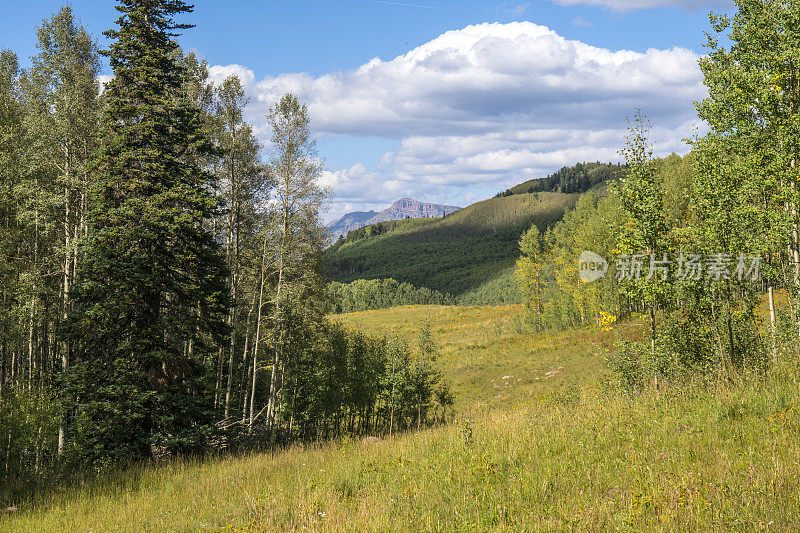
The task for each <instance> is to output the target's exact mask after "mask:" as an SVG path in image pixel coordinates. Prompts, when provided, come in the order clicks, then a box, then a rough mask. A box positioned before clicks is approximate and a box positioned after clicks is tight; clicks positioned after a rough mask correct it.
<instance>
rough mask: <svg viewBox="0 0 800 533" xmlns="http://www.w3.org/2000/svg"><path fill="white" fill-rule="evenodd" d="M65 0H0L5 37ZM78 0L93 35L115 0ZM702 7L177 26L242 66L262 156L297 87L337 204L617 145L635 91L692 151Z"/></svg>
mask: <svg viewBox="0 0 800 533" xmlns="http://www.w3.org/2000/svg"><path fill="white" fill-rule="evenodd" d="M61 5H62V2H52V1H50V2H48V1H31V2H27V3H26V4H25V5H22V4H21V3H15V4H13V5H6V6H4V10H3V11H4V15H5V16H4V17H3V18H2V19H0V47H2V48H11V49H12V50H14V51H15V52H17V54H18V55H19V56H20V59H21V62H22V63H23V65H26V64H27V63H28V59H27V58H28V57H29V56H31V55H32V54H34V53H35V47H34V46H35V34H34V27H35V26H36V25H38V24H39V23H40V22H41V20H42V19H43V18H45V17H48V16H50V14H52V13H53V12H54V11H56V10H58V8H59V7H60V6H61ZM72 5H73V8H74V9H75V11H76V13H77V14H78V16H79V17H80V19H81V21H82V23H83V24H84V25H85V26H86V27H87V29H88V30H89V31H90V32H91V33H93V34H95V35H97V36H98V39H99V41H100V43H101V45H102V44H103V43H104V42H105V38H104V37H102V36H101V35H100V34H101V32H102V31H103V30H105V29H108V28H109V27H111V26H112V25H113V23H114V20H115V19H116V16H117V12H116V11H115V10H114V3H113V2H111V1H110V0H106V1H102V2H100V1H85V2H73V3H72ZM710 9H713V10H717V11H725V10H726V9H730V4H729V2H727V1H725V0H651V1H647V0H552V1H549V0H548V1H533V0H530V1H524V0H523V1H514V2H507V1H506V2H493V1H484V2H479V1H473V0H462V1H452V0H408V1H405V0H399V1H397V2H395V1H390V0H386V1H377V0H352V1H347V0H345V1H338V2H330V1H327V2H322V1H292V2H263V1H262V2H246V1H237V0H231V1H226V2H222V1H214V2H209V1H202V0H198V1H196V2H195V12H194V13H193V14H191V15H189V16H187V17H185V18H184V21H185V22H190V23H192V24H195V25H196V27H195V28H193V29H190V30H187V31H186V32H185V35H184V36H183V37H181V39H180V40H181V44H182V45H183V46H184V48H187V49H191V50H194V51H196V53H197V54H199V55H200V56H202V57H204V58H206V59H207V61H208V63H209V65H211V66H212V69H211V70H212V75H213V78H214V79H215V80H217V81H221V80H222V79H224V76H225V75H229V74H237V75H239V76H240V77H242V78H243V79H244V81H245V83H246V85H247V87H248V94H249V96H250V98H251V106H250V108H249V109H248V113H247V117H248V119H249V120H250V121H251V122H252V123H254V125H255V127H256V130H257V131H258V132H259V133H260V136H261V138H262V140H263V142H264V144H265V154H266V153H268V151H269V146H268V142H267V131H266V128H265V127H264V118H263V116H264V113H265V111H266V109H267V108H268V107H269V104H270V103H271V101H274V99H276V98H277V97H278V96H279V95H280V94H281V93H282V92H284V91H286V90H292V91H293V92H296V93H297V94H298V95H299V96H300V97H301V98H302V99H303V100H304V101H306V102H308V104H309V109H310V111H311V116H312V126H313V128H314V131H315V132H316V133H317V135H318V145H319V151H320V155H321V156H322V157H324V158H325V161H326V167H327V171H326V173H325V175H324V182H325V183H326V184H327V185H329V186H331V187H332V188H333V190H334V195H335V196H334V201H333V203H332V206H331V209H330V210H329V211H328V213H327V215H326V218H327V219H331V218H334V217H336V216H338V215H341V214H343V213H345V212H347V211H351V210H366V209H370V208H376V209H377V208H382V207H384V206H385V205H388V204H389V203H391V202H392V201H394V200H395V199H397V198H399V197H401V196H412V197H415V198H418V199H420V200H427V201H435V202H441V203H448V204H456V205H466V204H468V203H471V202H474V201H476V200H480V199H483V198H486V197H488V196H492V195H493V194H494V193H495V192H497V191H500V190H503V189H505V188H506V187H508V186H510V185H513V184H515V183H518V182H520V181H524V180H525V179H528V178H529V177H536V176H539V175H544V174H546V173H547V172H550V171H552V170H554V169H557V168H559V167H560V166H563V165H568V164H573V163H575V162H577V161H583V160H595V159H603V160H607V159H616V158H617V157H618V156H617V155H616V150H617V149H618V148H619V145H620V143H621V138H622V135H624V128H625V117H626V115H628V114H630V113H632V111H633V107H635V106H637V105H638V106H641V107H642V108H643V109H644V111H645V112H646V113H647V114H648V115H649V116H650V117H651V120H652V122H653V140H654V142H655V146H656V150H657V152H659V153H668V152H670V151H673V150H675V151H679V152H680V151H685V148H683V145H682V144H681V139H683V138H685V137H688V136H690V135H691V134H692V128H693V127H698V125H697V124H696V123H695V122H696V121H694V120H693V119H694V114H693V109H692V100H696V99H699V98H702V97H703V95H704V92H703V89H702V85H701V78H700V75H699V71H698V70H697V68H696V59H697V56H698V55H700V54H702V53H703V47H702V44H703V42H704V40H705V37H704V34H703V32H704V31H705V30H707V29H708V22H707V20H708V18H707V14H708V11H709V10H710ZM104 74H110V72H108V69H107V68H106V72H104ZM699 127H702V126H699Z"/></svg>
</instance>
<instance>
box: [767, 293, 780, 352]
mask: <svg viewBox="0 0 800 533" xmlns="http://www.w3.org/2000/svg"><path fill="white" fill-rule="evenodd" d="M767 295H768V297H769V326H770V327H769V330H770V335H771V336H772V363H773V364H776V363H777V362H778V347H777V344H776V342H775V294H774V290H773V288H772V285H770V286H769V289H767Z"/></svg>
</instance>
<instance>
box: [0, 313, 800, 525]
mask: <svg viewBox="0 0 800 533" xmlns="http://www.w3.org/2000/svg"><path fill="white" fill-rule="evenodd" d="M520 313H521V309H520V308H518V307H515V306H507V307H496V308H477V307H474V308H466V307H403V308H395V309H389V310H382V311H367V312H361V313H352V314H347V315H339V316H337V317H334V318H335V319H336V320H341V321H342V322H344V323H345V324H347V325H351V326H353V327H358V328H361V329H363V330H365V331H371V332H374V333H377V334H387V335H388V334H399V335H402V336H404V337H406V338H409V339H413V338H415V337H416V333H417V332H418V331H419V329H420V328H421V327H422V326H423V325H424V324H426V323H428V324H430V328H431V331H432V334H433V338H434V340H435V341H436V343H437V345H438V347H439V354H440V355H439V359H438V361H439V364H440V368H441V369H442V371H443V373H444V375H445V376H446V378H447V379H448V381H449V382H450V383H451V385H452V387H453V391H454V394H455V397H456V407H457V414H456V416H455V418H454V420H453V421H452V422H451V423H449V424H447V425H445V426H441V427H437V428H433V429H428V430H425V431H421V432H418V433H413V434H406V435H395V436H393V437H392V438H385V437H384V438H380V439H376V438H370V439H364V440H348V441H344V442H337V443H331V444H328V445H321V446H315V447H301V446H296V447H292V448H290V449H288V450H285V451H280V452H275V453H270V454H252V455H248V456H243V457H225V458H221V459H213V458H209V459H206V460H204V461H201V462H174V463H171V464H168V465H161V466H154V467H144V468H140V469H137V470H133V471H129V472H125V473H121V474H117V475H116V476H114V477H113V478H109V479H107V480H104V481H103V482H93V483H88V484H86V485H84V486H77V487H75V488H73V489H69V490H65V491H63V492H61V493H53V494H49V495H44V496H42V497H40V498H39V499H38V500H36V501H32V502H19V503H18V508H19V509H18V510H17V511H16V512H7V513H6V514H4V515H2V518H0V531H3V532H4V533H5V532H6V531H303V530H313V531H354V530H355V531H358V530H368V531H369V530H380V531H384V530H388V531H474V530H480V531H561V530H585V531H609V530H615V531H642V530H656V531H658V530H663V531H691V530H716V531H728V530H752V531H756V530H764V531H791V530H798V529H800V445H799V444H798V443H800V438H798V437H800V392H799V390H798V381H797V375H798V373H797V369H796V368H790V367H788V366H786V365H783V366H781V368H780V369H779V370H778V371H776V372H775V373H774V374H772V375H770V377H768V378H767V379H766V380H759V381H756V380H747V379H745V378H741V380H740V381H737V382H729V383H725V384H724V385H716V384H715V385H707V384H701V383H697V384H694V385H692V386H688V387H682V388H680V389H677V388H676V389H671V388H669V387H665V388H662V390H661V391H659V393H658V394H656V393H654V392H647V393H645V394H643V395H642V396H640V397H637V398H630V397H626V396H625V395H623V394H620V393H619V392H618V391H617V390H615V389H614V388H613V387H612V386H610V385H609V383H608V379H609V377H610V376H609V374H608V373H607V371H606V370H605V365H604V351H605V350H607V349H609V348H610V347H611V346H612V345H613V342H614V340H615V339H616V338H617V337H619V336H624V337H631V336H636V335H638V334H639V332H640V331H641V325H640V324H637V323H623V324H618V325H616V326H615V328H614V329H613V330H610V331H603V330H601V329H599V328H587V329H581V330H576V331H572V332H558V333H537V334H533V333H530V332H527V331H525V328H524V325H523V324H522V322H521V320H520Z"/></svg>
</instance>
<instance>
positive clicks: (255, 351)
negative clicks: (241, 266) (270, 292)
mask: <svg viewBox="0 0 800 533" xmlns="http://www.w3.org/2000/svg"><path fill="white" fill-rule="evenodd" d="M266 259H267V230H266V228H265V229H264V247H263V249H262V253H261V282H260V284H259V290H258V313H256V338H255V346H254V347H253V384H252V387H251V389H250V423H249V424H248V426H247V432H248V433H252V432H253V412H254V411H255V401H256V381H257V379H258V347H259V346H260V344H261V308H262V307H263V304H264V267H265V263H266Z"/></svg>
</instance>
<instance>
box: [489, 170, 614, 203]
mask: <svg viewBox="0 0 800 533" xmlns="http://www.w3.org/2000/svg"><path fill="white" fill-rule="evenodd" d="M624 174H625V166H624V165H622V164H621V163H616V164H615V163H600V162H597V163H577V164H576V165H574V166H571V167H562V168H561V169H559V170H558V171H557V172H554V173H552V174H550V175H548V176H545V177H544V178H533V179H530V180H528V181H526V182H523V183H520V184H519V185H515V186H514V187H511V188H510V189H506V190H505V191H504V192H501V193H497V196H495V198H502V197H504V196H511V195H513V194H525V193H534V192H563V193H568V194H569V193H582V192H586V191H588V190H590V189H592V188H594V187H596V186H597V185H600V184H601V183H606V182H612V181H616V180H618V179H619V178H621V177H622V176H623V175H624Z"/></svg>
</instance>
